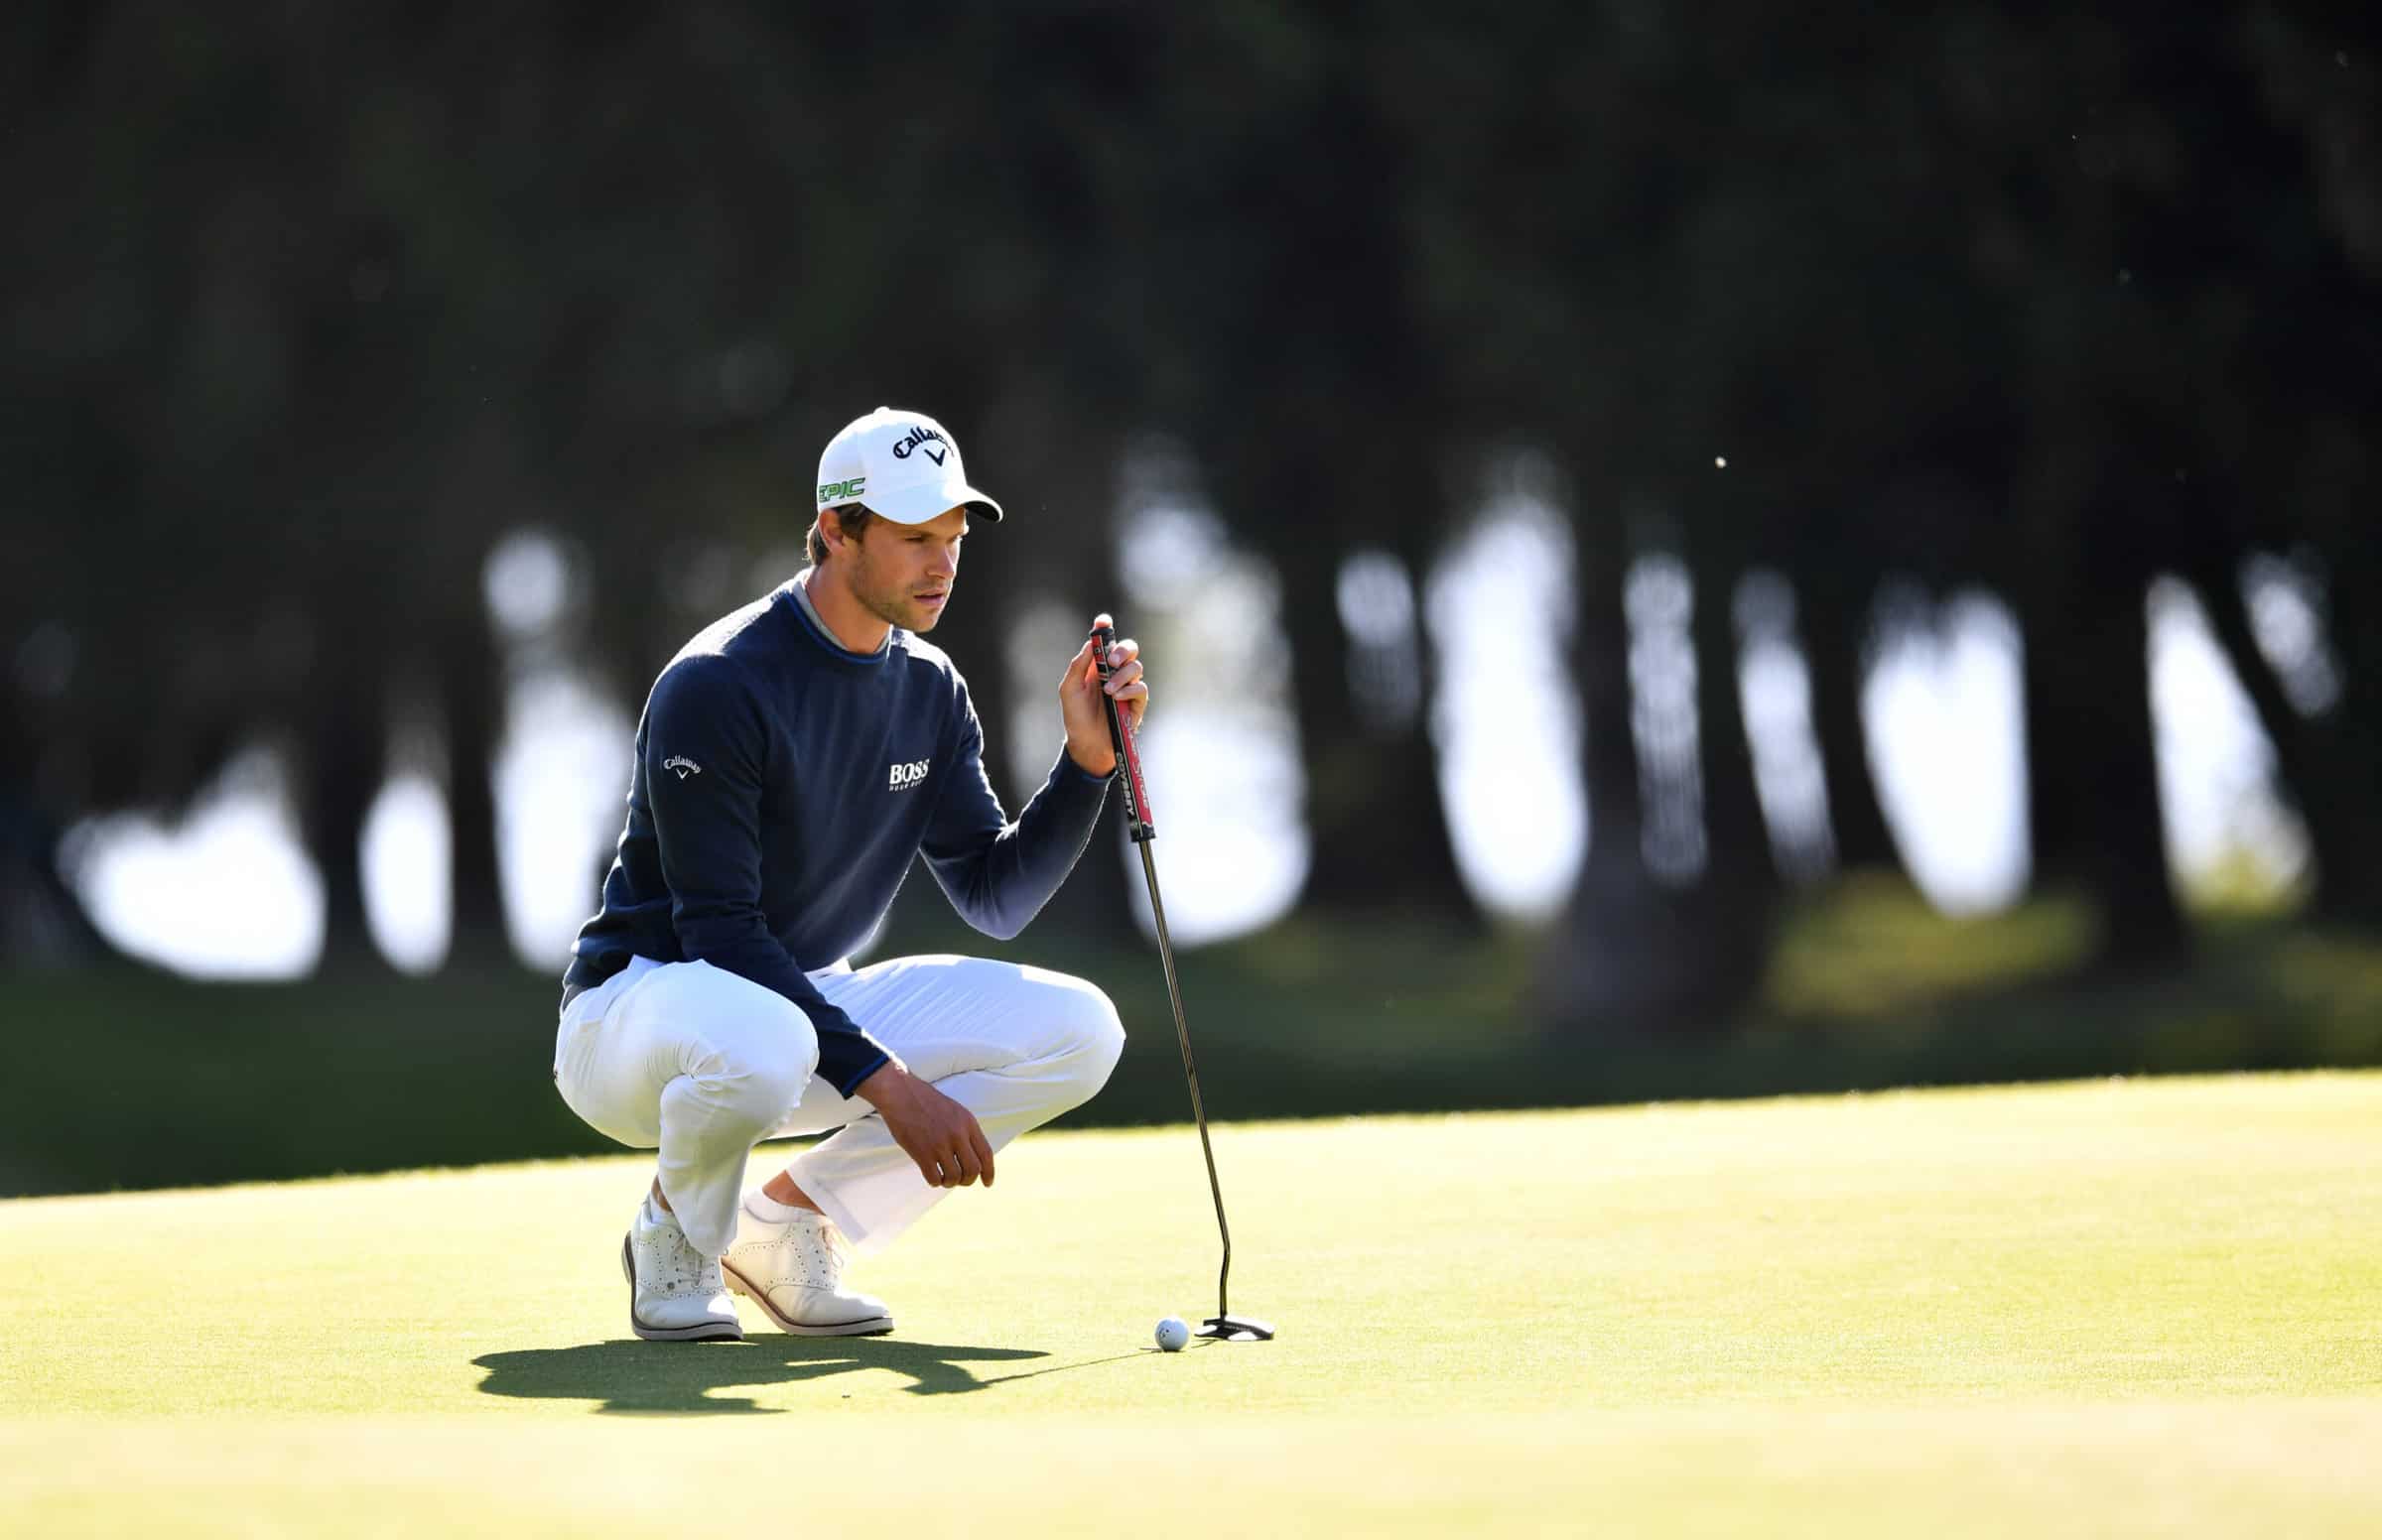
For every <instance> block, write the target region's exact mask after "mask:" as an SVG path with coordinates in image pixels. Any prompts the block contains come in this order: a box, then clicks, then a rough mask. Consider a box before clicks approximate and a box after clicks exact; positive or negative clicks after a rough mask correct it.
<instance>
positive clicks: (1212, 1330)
mask: <svg viewBox="0 0 2382 1540" xmlns="http://www.w3.org/2000/svg"><path fill="white" fill-rule="evenodd" d="M1191 1335H1192V1336H1194V1337H1213V1338H1215V1339H1216V1340H1217V1341H1218V1342H1220V1343H1269V1342H1272V1341H1273V1328H1272V1327H1269V1326H1267V1325H1266V1324H1265V1323H1264V1322H1262V1321H1252V1320H1251V1319H1250V1318H1249V1317H1247V1316H1210V1317H1208V1319H1207V1320H1205V1321H1203V1322H1201V1323H1200V1325H1199V1330H1198V1331H1196V1332H1194V1333H1192V1334H1191Z"/></svg>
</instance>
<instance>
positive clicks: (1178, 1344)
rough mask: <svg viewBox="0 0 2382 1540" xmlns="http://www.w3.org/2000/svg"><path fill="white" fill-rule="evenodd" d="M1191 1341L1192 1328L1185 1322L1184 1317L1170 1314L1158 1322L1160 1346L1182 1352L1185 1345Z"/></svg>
mask: <svg viewBox="0 0 2382 1540" xmlns="http://www.w3.org/2000/svg"><path fill="white" fill-rule="evenodd" d="M1189 1341H1191V1328H1190V1327H1189V1326H1188V1325H1186V1324H1185V1323H1184V1321H1183V1318H1182V1317H1180V1316H1168V1317H1167V1318H1166V1319H1165V1320H1163V1321H1160V1322H1159V1323H1158V1346H1159V1347H1160V1348H1165V1349H1166V1350H1167V1351H1168V1352H1181V1351H1182V1350H1183V1345H1184V1344H1185V1343H1188V1342H1189Z"/></svg>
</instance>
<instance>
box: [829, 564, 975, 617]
mask: <svg viewBox="0 0 2382 1540" xmlns="http://www.w3.org/2000/svg"><path fill="white" fill-rule="evenodd" d="M852 576H853V583H852V596H853V597H854V598H857V599H859V600H860V607H861V608H862V609H865V610H866V611H868V613H870V614H872V615H874V616H875V617H876V618H877V619H879V620H882V621H883V622H884V623H885V624H887V625H889V626H899V627H900V628H901V629H903V630H904V631H910V632H915V633H919V634H924V633H925V632H928V631H932V630H933V629H934V628H935V622H937V621H938V620H941V619H942V618H943V611H944V610H946V609H949V608H950V607H951V599H950V596H949V595H950V591H951V589H950V588H949V587H947V588H946V590H945V597H944V600H943V604H942V606H941V607H940V608H936V609H929V608H927V607H926V606H925V605H923V604H920V603H919V602H918V601H917V600H916V599H914V598H912V597H911V596H910V595H909V593H908V591H907V590H906V589H903V588H900V587H898V586H896V587H887V588H882V589H880V588H879V587H878V586H877V584H876V583H875V582H874V581H873V580H872V575H871V574H870V573H869V572H868V568H867V564H866V562H865V561H863V562H862V563H861V564H860V568H859V570H858V571H856V572H854V574H853V575H852ZM953 586H956V585H953Z"/></svg>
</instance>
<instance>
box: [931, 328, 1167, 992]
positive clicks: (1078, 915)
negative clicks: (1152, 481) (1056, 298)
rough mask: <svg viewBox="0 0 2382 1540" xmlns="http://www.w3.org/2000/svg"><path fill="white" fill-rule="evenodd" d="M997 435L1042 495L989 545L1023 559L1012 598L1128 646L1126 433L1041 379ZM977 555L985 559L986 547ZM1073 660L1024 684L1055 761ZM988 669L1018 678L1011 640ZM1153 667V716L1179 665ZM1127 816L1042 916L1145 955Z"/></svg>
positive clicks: (1105, 820) (1104, 817) (1002, 415)
mask: <svg viewBox="0 0 2382 1540" xmlns="http://www.w3.org/2000/svg"><path fill="white" fill-rule="evenodd" d="M987 427H988V430H989V432H988V434H987V436H986V438H987V442H988V443H989V444H997V445H999V446H1000V453H1001V458H1002V461H1003V462H1004V463H1006V464H1008V465H1010V466H1011V467H1013V470H1012V473H1013V474H1015V475H1017V476H1018V478H1019V479H1020V480H1021V481H1023V482H1024V483H1025V484H1026V485H1027V486H1028V487H1030V488H1031V490H1030V491H1028V492H1027V493H1025V494H1024V495H1022V496H1019V497H1016V498H1012V499H1010V500H1008V501H1006V502H1004V503H1003V505H1002V506H1003V507H1004V508H1007V509H1008V510H1010V511H1011V512H1012V513H1013V514H1014V515H1015V517H1014V519H1013V520H1008V521H1004V522H1003V523H1002V525H1001V527H1000V529H999V530H997V531H996V532H994V533H993V534H992V535H990V536H988V537H986V538H987V541H988V542H990V541H994V540H997V541H999V542H1001V543H1002V544H1003V545H1004V546H1007V547H1009V548H1010V554H1011V556H1012V557H1013V559H1014V560H1013V563H1012V567H1011V572H1012V575H1013V576H1012V577H1011V578H1010V579H1009V580H1008V581H1009V586H1008V592H1009V593H1010V594H1012V595H1018V594H1022V593H1027V592H1031V593H1033V594H1037V595H1047V596H1049V597H1050V598H1052V599H1055V600H1056V601H1057V602H1058V603H1059V604H1060V605H1062V606H1063V607H1065V608H1066V610H1067V612H1068V613H1069V614H1070V615H1071V616H1073V617H1074V618H1075V619H1076V621H1077V622H1078V623H1079V624H1080V625H1082V626H1083V627H1084V628H1085V630H1084V631H1083V632H1077V633H1075V634H1074V636H1075V640H1076V641H1077V642H1078V643H1080V642H1081V640H1082V638H1083V636H1084V635H1085V634H1086V633H1088V632H1089V630H1090V628H1091V625H1092V618H1093V616H1095V615H1097V614H1100V613H1102V612H1104V611H1105V612H1107V613H1108V614H1109V615H1110V616H1112V617H1113V618H1114V619H1115V620H1116V621H1117V623H1118V625H1119V626H1120V627H1121V628H1122V629H1121V630H1120V631H1119V633H1118V634H1119V635H1120V636H1130V635H1132V634H1133V617H1132V616H1131V615H1129V614H1123V613H1120V612H1119V611H1120V608H1121V606H1120V602H1119V597H1118V587H1119V584H1118V564H1117V493H1118V488H1117V473H1118V466H1119V461H1120V454H1121V452H1122V446H1121V444H1120V442H1119V439H1118V436H1117V433H1116V430H1115V429H1114V428H1113V427H1111V426H1109V425H1108V423H1107V420H1106V417H1105V416H1104V414H1102V413H1101V412H1100V411H1098V410H1097V406H1096V405H1093V406H1081V405H1078V404H1076V403H1073V402H1070V401H1068V400H1067V399H1065V397H1064V396H1063V395H1062V393H1061V392H1060V390H1059V388H1058V386H1057V384H1056V382H1054V381H1053V380H1051V379H1050V378H1048V377H1047V376H1046V374H1045V373H1044V372H1042V371H1040V370H1036V371H1033V372H1030V373H1028V374H1026V375H1024V376H1023V377H1021V378H1018V379H1016V380H1013V381H1012V382H1011V383H1010V386H1009V388H1008V389H1006V390H1004V391H1003V392H1002V393H1001V395H1000V396H999V397H998V398H997V399H996V400H995V401H994V403H993V406H992V417H991V419H990V421H989V422H988V424H987ZM970 549H971V550H972V551H973V550H975V549H976V547H975V543H974V542H971V545H970ZM1020 584H1022V585H1023V586H1019V585H1020ZM1067 656H1068V655H1067V654H1064V653H1060V654H1056V655H1054V656H1052V657H1051V658H1049V659H1048V660H1047V663H1046V664H1045V663H1044V662H1043V661H1042V660H1036V662H1035V663H1034V664H1033V665H1031V666H1029V667H1028V669H1027V670H1026V679H1025V683H1024V685H1023V686H1022V688H1023V689H1025V690H1027V691H1029V692H1032V694H1029V695H1028V697H1027V698H1026V700H1025V701H1024V703H1023V705H1024V706H1025V710H1026V715H1027V716H1028V717H1033V716H1034V715H1035V714H1036V713H1037V711H1038V712H1039V713H1040V719H1041V720H1042V721H1043V722H1044V723H1046V724H1047V725H1046V728H1045V729H1044V733H1045V739H1046V741H1047V742H1048V744H1049V745H1050V747H1051V751H1052V752H1054V753H1055V752H1056V748H1057V744H1058V743H1059V742H1060V740H1061V738H1062V732H1061V728H1060V722H1059V702H1058V686H1059V676H1060V675H1061V673H1063V672H1064V666H1065V664H1066V662H1067ZM983 666H984V667H987V668H994V667H997V668H998V669H999V670H1000V672H1001V674H1002V676H1003V678H1004V679H1005V678H1006V677H1007V675H1008V673H1009V657H1008V651H1007V647H1006V633H1005V631H1004V633H1003V636H1002V637H1001V639H1000V640H999V642H998V643H997V644H996V645H995V647H994V648H993V649H992V650H991V651H990V652H989V653H988V655H987V657H986V659H985V663H984V665H983ZM1149 667H1150V679H1151V686H1150V700H1151V702H1152V708H1153V709H1155V710H1159V711H1163V710H1164V709H1165V706H1164V701H1165V693H1166V668H1167V661H1166V659H1164V658H1163V657H1157V656H1153V657H1152V658H1151V659H1150V660H1149ZM1037 671H1038V672H1037ZM990 730H991V729H990V728H988V731H990ZM1012 730H1013V729H1012V728H1011V726H1010V724H1009V719H1008V718H1006V717H1004V718H1003V719H1002V720H1001V722H1000V725H999V732H1000V741H1001V742H1002V743H1003V744H1004V753H1005V752H1006V750H1005V745H1006V743H1007V739H1008V736H1009V734H1010V733H1011V731H1012ZM1032 789H1033V788H1032V787H1030V786H1029V787H1022V788H1020V791H1021V792H1030V791H1031V790H1032ZM1124 807H1125V798H1124V797H1123V795H1121V794H1120V793H1119V792H1118V791H1117V789H1116V788H1115V787H1114V786H1112V787H1111V788H1110V790H1109V801H1108V806H1107V807H1106V808H1105V809H1104V810H1103V811H1102V813H1101V818H1100V823H1099V826H1098V827H1097V828H1095V829H1094V831H1093V833H1092V838H1091V842H1090V843H1088V844H1087V845H1085V847H1084V853H1083V856H1082V858H1081V859H1080V860H1078V861H1077V862H1076V865H1075V870H1074V871H1073V872H1072V873H1070V874H1069V876H1068V878H1067V881H1066V883H1065V884H1064V885H1062V886H1061V887H1060V889H1059V891H1058V892H1057V893H1056V894H1054V895H1053V896H1052V898H1051V901H1050V903H1049V905H1048V907H1046V908H1045V909H1044V910H1043V916H1042V918H1043V921H1044V922H1045V923H1047V924H1049V925H1052V926H1055V927H1058V928H1061V929H1063V930H1064V931H1065V932H1066V933H1067V934H1068V935H1069V936H1071V937H1078V938H1085V939H1089V940H1091V941H1094V942H1096V943H1099V944H1102V945H1106V946H1111V947H1120V948H1125V947H1129V948H1136V949H1137V948H1139V947H1140V946H1142V945H1143V943H1142V940H1141V935H1140V932H1139V930H1138V929H1137V928H1136V927H1135V926H1134V924H1133V918H1132V907H1131V899H1130V896H1129V891H1128V888H1127V884H1126V875H1125V858H1124V857H1123V856H1122V855H1121V854H1120V853H1119V849H1120V846H1121V844H1122V842H1123V830H1124V823H1123V820H1124V816H1125V815H1124ZM1161 832H1162V826H1161Z"/></svg>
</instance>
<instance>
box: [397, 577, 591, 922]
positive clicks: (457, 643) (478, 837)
mask: <svg viewBox="0 0 2382 1540" xmlns="http://www.w3.org/2000/svg"><path fill="white" fill-rule="evenodd" d="M470 591H471V596H472V597H473V598H474V599H476V598H477V591H478V590H477V588H476V586H474V587H473V588H472V589H471V590H470ZM462 608H463V610H464V611H465V613H462V614H459V615H457V616H455V617H453V618H452V619H451V621H450V623H449V624H448V625H446V626H445V627H443V628H442V632H443V634H442V636H441V637H440V647H441V652H442V658H441V661H440V665H439V671H438V689H439V702H440V706H441V708H442V710H443V711H444V713H445V717H446V731H445V733H444V737H445V739H446V745H447V788H446V790H447V822H448V829H449V833H450V839H451V844H450V849H451V856H450V867H449V872H448V881H449V892H450V898H449V902H450V905H451V908H450V911H449V912H450V914H451V915H452V917H453V923H452V927H451V932H450V940H449V943H448V949H447V965H448V966H450V967H453V966H457V965H459V964H460V965H463V966H479V965H484V964H489V963H497V962H509V961H510V960H511V958H512V941H511V933H510V932H509V931H508V930H507V928H506V925H505V917H504V885H503V877H502V873H501V871H500V869H499V866H498V861H497V849H496V792H495V780H494V778H495V771H496V739H497V734H498V731H499V724H500V722H501V720H502V716H503V708H504V703H503V691H502V668H503V665H502V662H501V660H500V659H499V658H498V656H497V653H496V644H495V638H494V636H493V635H492V634H491V631H490V627H489V624H488V615H487V606H485V605H484V604H479V603H476V602H473V603H470V604H467V605H464V606H462ZM606 859H607V863H608V859H609V854H608V847H607V853H606Z"/></svg>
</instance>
